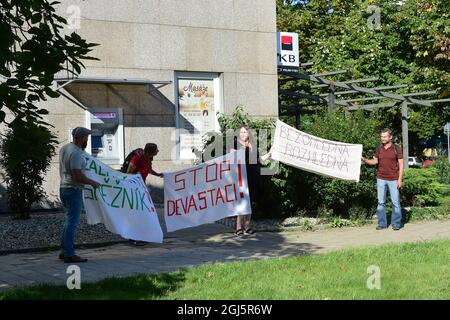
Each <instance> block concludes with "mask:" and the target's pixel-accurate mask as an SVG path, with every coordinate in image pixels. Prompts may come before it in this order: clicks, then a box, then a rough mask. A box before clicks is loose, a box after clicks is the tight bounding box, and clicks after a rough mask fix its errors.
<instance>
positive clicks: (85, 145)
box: [81, 141, 87, 150]
mask: <svg viewBox="0 0 450 320" xmlns="http://www.w3.org/2000/svg"><path fill="white" fill-rule="evenodd" d="M86 147H87V141H85V142H83V144H82V145H81V149H83V150H84V149H86Z"/></svg>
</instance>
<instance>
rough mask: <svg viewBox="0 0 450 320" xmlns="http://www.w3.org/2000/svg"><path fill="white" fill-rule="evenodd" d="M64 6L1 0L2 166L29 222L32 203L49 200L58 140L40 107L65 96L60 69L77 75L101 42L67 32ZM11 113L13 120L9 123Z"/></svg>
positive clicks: (13, 200)
mask: <svg viewBox="0 0 450 320" xmlns="http://www.w3.org/2000/svg"><path fill="white" fill-rule="evenodd" d="M58 3H59V2H56V1H55V2H49V1H47V0H0V39H1V41H0V125H2V124H6V127H7V130H6V134H2V141H1V143H0V145H1V156H2V157H1V159H0V164H1V165H2V166H3V168H4V169H5V180H6V183H7V192H8V203H9V207H10V209H12V210H13V211H14V212H16V213H18V215H19V217H20V218H28V217H29V214H30V208H31V205H32V204H33V203H34V202H38V201H39V200H41V199H42V198H43V197H44V196H45V193H44V190H43V188H42V183H43V180H44V178H43V175H44V174H45V173H46V172H47V170H48V166H49V164H50V160H51V158H52V156H53V155H54V153H55V145H56V143H57V141H56V140H55V136H54V135H53V134H52V132H51V131H50V129H51V127H52V126H51V125H50V124H48V123H46V122H45V121H44V119H43V115H45V114H48V111H47V110H45V109H42V108H39V107H37V106H36V104H37V103H38V102H40V101H46V99H47V98H48V97H50V98H55V97H58V96H59V94H58V93H57V92H56V91H54V89H53V87H52V85H53V82H54V77H55V74H56V73H58V72H60V71H65V72H67V74H68V75H71V76H76V75H78V74H79V73H80V72H81V68H82V67H84V65H83V63H82V62H81V60H82V59H94V58H92V57H89V56H88V55H87V54H88V53H89V52H90V51H91V50H92V47H94V46H95V45H96V44H93V43H88V42H86V40H84V39H82V38H81V37H80V36H79V35H78V34H76V33H75V32H73V33H71V34H64V31H63V28H64V26H65V24H66V20H65V19H64V18H63V17H61V16H58V15H57V14H55V6H56V5H57V4H58ZM6 109H8V110H9V112H10V113H11V114H12V116H13V120H11V121H9V120H7V119H6V112H5V111H6Z"/></svg>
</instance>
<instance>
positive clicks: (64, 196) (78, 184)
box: [59, 127, 100, 263]
mask: <svg viewBox="0 0 450 320" xmlns="http://www.w3.org/2000/svg"><path fill="white" fill-rule="evenodd" d="M91 133H92V132H91V131H90V130H89V129H86V128H83V127H77V128H75V129H73V130H72V137H73V141H72V142H71V143H68V144H66V145H64V146H63V147H62V148H61V150H60V152H59V174H60V198H61V202H62V204H63V206H64V209H65V211H66V222H65V224H64V231H63V235H62V241H61V253H60V255H59V258H60V259H61V260H64V262H66V263H78V262H86V261H87V259H84V258H81V257H80V256H77V255H76V254H75V237H76V231H77V226H78V224H79V222H80V215H81V209H82V205H83V188H84V185H86V184H87V185H91V186H92V187H94V188H98V187H99V186H100V183H98V182H96V181H94V180H91V179H89V178H88V177H86V176H85V174H84V171H85V167H86V160H85V157H84V156H83V152H84V151H83V150H84V149H85V148H86V146H87V141H88V137H89V135H90V134H91Z"/></svg>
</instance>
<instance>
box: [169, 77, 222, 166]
mask: <svg viewBox="0 0 450 320" xmlns="http://www.w3.org/2000/svg"><path fill="white" fill-rule="evenodd" d="M214 82H215V80H214V79H192V78H191V79H184V78H179V79H178V108H179V128H180V129H182V130H181V132H180V159H194V158H195V156H194V153H193V152H192V148H201V146H202V136H203V135H204V134H205V133H206V132H208V131H215V130H216V122H217V119H216V105H215V99H216V98H217V97H216V95H217V94H216V93H215V89H214V88H215V87H214Z"/></svg>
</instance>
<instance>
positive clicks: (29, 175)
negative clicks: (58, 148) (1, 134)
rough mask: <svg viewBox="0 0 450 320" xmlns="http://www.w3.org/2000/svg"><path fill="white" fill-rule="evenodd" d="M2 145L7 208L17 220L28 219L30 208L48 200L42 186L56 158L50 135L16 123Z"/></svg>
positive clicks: (39, 128)
mask: <svg viewBox="0 0 450 320" xmlns="http://www.w3.org/2000/svg"><path fill="white" fill-rule="evenodd" d="M11 126H12V128H11V129H8V131H7V133H6V135H5V138H4V139H2V141H1V144H0V156H1V157H0V165H1V166H2V167H3V168H4V169H5V171H6V174H5V181H6V184H7V193H8V205H9V208H10V209H11V210H12V211H13V212H14V213H16V215H17V217H18V218H21V219H28V218H29V217H30V211H31V206H32V204H33V203H35V202H39V201H40V200H42V198H43V197H44V196H45V192H44V189H43V188H42V183H43V181H44V175H45V174H46V172H47V171H48V168H49V165H50V161H51V158H52V157H53V155H54V154H55V147H54V144H55V143H56V142H57V141H56V140H55V136H54V135H53V134H52V133H51V131H50V130H49V129H48V128H47V127H46V126H42V125H36V124H34V123H31V122H24V123H18V122H13V123H12V124H11Z"/></svg>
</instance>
